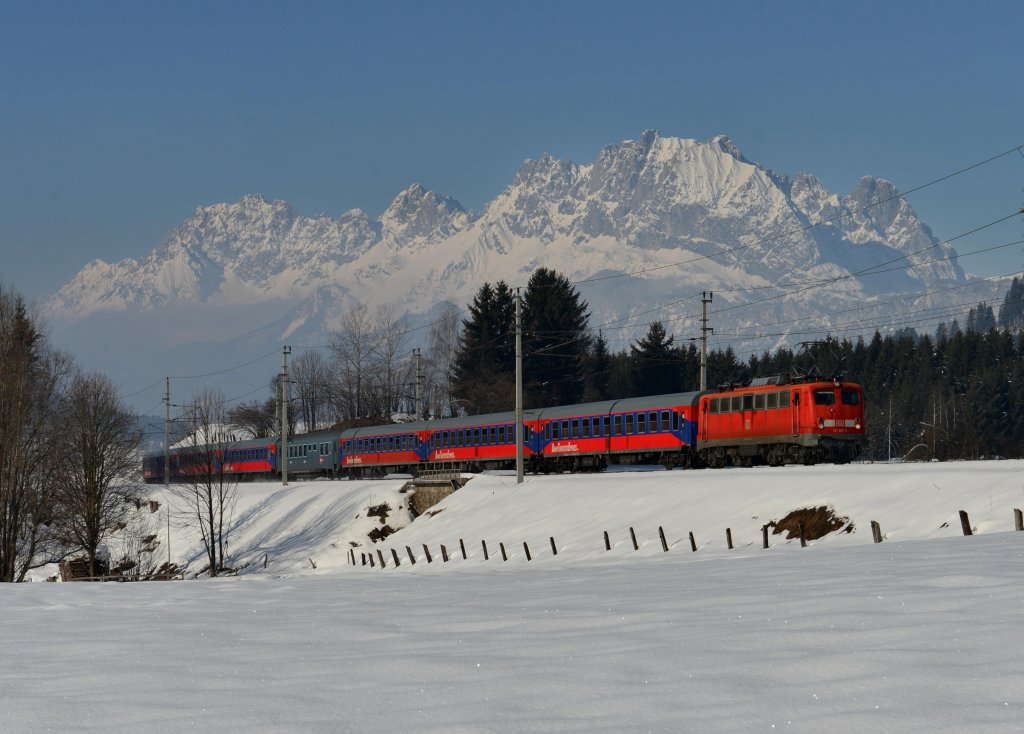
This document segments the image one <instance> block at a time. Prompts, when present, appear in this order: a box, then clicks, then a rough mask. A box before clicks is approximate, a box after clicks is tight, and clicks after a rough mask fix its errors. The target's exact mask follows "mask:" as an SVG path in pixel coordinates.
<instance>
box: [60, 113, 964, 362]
mask: <svg viewBox="0 0 1024 734" xmlns="http://www.w3.org/2000/svg"><path fill="white" fill-rule="evenodd" d="M539 266H546V267H550V268H554V269H556V270H559V271H561V272H563V273H565V274H566V275H567V276H568V277H569V278H570V279H572V280H574V281H587V280H588V279H591V278H595V277H603V276H608V275H617V274H632V275H628V276H627V277H620V278H617V279H616V280H613V281H607V280H601V281H597V282H596V283H594V284H588V283H587V282H582V283H580V286H579V287H580V290H581V292H582V293H583V296H584V297H585V298H586V299H587V301H588V302H589V304H590V307H591V312H592V324H593V325H594V326H595V327H596V326H599V325H602V324H607V323H609V322H612V321H619V320H621V319H623V318H625V317H629V316H631V315H633V314H639V313H641V312H648V311H650V310H651V309H654V308H655V307H658V306H660V305H662V304H665V303H670V302H677V303H675V305H673V306H669V307H667V308H663V309H661V310H659V311H657V312H656V313H655V314H654V315H651V316H647V317H645V318H644V319H642V320H637V321H634V322H628V321H627V322H621V321H620V323H625V324H626V325H627V327H628V328H627V329H625V331H624V333H622V334H621V339H619V338H618V337H619V336H620V335H618V334H616V335H615V337H614V338H613V340H612V341H613V342H614V341H615V340H616V339H618V340H619V341H621V342H623V345H624V343H625V342H628V340H629V339H630V338H632V337H634V336H635V335H636V333H637V332H639V331H643V330H644V329H645V324H646V322H647V321H649V320H650V319H652V318H660V319H662V320H663V321H665V322H666V324H668V325H670V331H674V332H675V333H676V334H677V335H678V336H679V337H680V338H685V336H687V335H690V334H691V332H693V331H695V328H696V320H695V319H696V316H697V310H696V308H695V307H694V302H693V301H692V300H691V301H688V302H687V301H683V302H679V301H680V299H681V298H685V296H687V295H691V294H693V293H695V292H700V291H704V290H710V291H714V292H715V298H716V300H715V306H716V307H717V308H721V310H722V311H723V313H722V314H721V315H720V316H718V317H716V319H715V321H714V325H715V327H716V333H718V334H728V333H730V332H736V333H740V332H742V333H744V334H745V335H746V337H744V338H746V339H747V343H748V344H749V348H750V349H758V350H759V349H766V348H770V347H771V346H773V345H774V344H775V343H778V342H781V341H785V340H787V339H795V340H799V334H798V333H797V332H799V331H800V330H804V331H807V330H808V329H821V328H837V329H840V328H841V327H842V319H836V318H834V317H832V316H828V315H827V314H830V313H832V314H834V313H836V312H837V311H839V310H841V309H843V308H844V307H845V308H855V307H863V306H865V304H871V303H873V302H876V301H884V300H885V299H886V298H888V297H891V296H893V295H906V294H913V293H920V292H924V291H927V290H934V289H935V288H936V287H937V286H939V285H941V284H944V283H963V282H965V275H964V273H963V271H962V270H961V269H960V266H959V265H958V264H957V260H956V252H955V251H954V250H953V248H951V247H949V246H948V245H942V244H940V243H939V242H938V240H937V239H936V238H935V236H934V235H933V234H932V232H931V230H930V229H929V228H928V227H927V225H925V224H924V223H923V222H922V221H921V220H920V219H919V218H918V217H917V215H916V214H915V212H914V211H913V209H912V208H911V207H910V205H909V204H908V203H907V202H906V201H905V200H904V199H902V198H900V197H899V196H898V191H897V190H896V188H895V187H894V186H893V184H891V183H889V182H887V181H883V180H877V179H873V178H870V177H865V178H864V179H862V180H861V181H860V182H859V183H858V184H857V186H856V187H855V188H854V190H853V191H852V192H851V193H850V194H849V195H848V196H845V197H843V196H840V195H838V194H835V193H830V192H829V191H827V190H826V189H825V187H824V185H823V184H822V183H821V181H819V180H818V179H817V178H815V177H814V176H812V175H809V174H800V175H798V176H796V177H795V178H793V179H790V178H788V177H786V176H782V175H779V174H777V173H774V172H772V171H770V170H767V169H765V168H763V167H761V166H759V165H757V164H756V163H754V162H751V161H749V160H748V159H747V158H745V157H744V156H743V154H742V153H741V152H740V151H739V150H738V149H737V147H736V146H735V145H734V144H733V143H732V142H731V141H730V140H729V139H728V138H726V137H724V136H717V137H714V138H712V139H710V140H707V141H704V142H699V141H696V140H688V139H681V138H673V137H664V136H662V135H660V134H659V133H657V132H655V131H646V132H644V133H643V134H642V135H640V136H639V137H638V138H637V139H636V140H627V141H625V142H623V143H621V144H619V145H610V146H608V147H606V148H604V149H603V150H601V151H600V152H599V153H598V155H597V157H596V159H595V160H594V161H593V163H590V164H587V165H579V164H576V163H574V162H572V161H569V160H557V159H555V158H553V157H552V156H549V155H544V156H541V157H540V158H538V159H537V160H528V161H526V162H524V163H523V165H522V166H521V167H520V169H519V171H518V172H516V174H515V176H514V178H513V180H512V183H511V184H510V185H509V186H508V187H507V188H505V190H503V191H502V192H500V193H499V194H498V195H497V196H496V197H494V199H492V200H491V201H490V202H488V203H487V204H486V205H485V206H484V208H483V210H482V211H481V212H478V213H473V212H469V211H467V210H465V209H464V208H463V207H462V206H461V205H460V204H459V203H458V202H457V201H455V200H454V199H451V198H449V197H446V196H442V195H440V194H437V193H434V192H431V191H427V190H425V189H424V188H423V187H422V186H420V185H419V184H414V185H412V186H410V187H409V188H407V189H406V190H404V191H402V192H400V193H399V194H398V195H397V196H396V197H395V199H394V200H393V201H392V203H391V205H390V206H389V207H388V208H387V210H386V211H385V212H384V213H383V214H381V215H380V216H379V217H378V218H376V219H371V218H370V217H369V216H368V215H367V214H366V213H364V212H362V211H360V210H358V209H353V210H350V211H347V212H345V213H344V214H342V215H341V216H340V217H338V218H332V217H330V216H327V215H324V214H321V215H318V216H315V217H305V216H302V215H300V214H298V213H297V212H295V211H294V210H293V209H292V208H291V207H290V206H289V205H288V204H287V203H286V202H283V201H272V202H271V201H267V200H266V199H264V198H263V197H261V196H259V195H251V196H245V197H243V198H242V199H240V200H238V201H236V202H233V203H224V204H215V205H212V206H207V207H202V208H200V209H197V210H196V211H195V212H194V213H193V215H192V216H191V217H189V218H188V219H187V220H186V221H184V222H183V223H182V224H181V225H180V226H179V227H177V228H176V229H175V230H174V231H172V232H171V233H170V234H169V235H168V237H167V239H166V240H165V241H164V242H163V243H162V244H161V245H160V246H159V247H157V248H156V249H154V250H152V251H151V252H150V253H149V254H148V255H145V256H144V257H142V258H141V259H139V260H135V259H126V260H123V261H121V262H119V263H114V264H110V263H106V262H103V261H101V260H96V261H94V262H92V263H90V264H88V265H86V266H85V267H84V268H83V269H82V270H81V271H80V272H79V273H78V274H77V275H76V276H75V277H74V278H73V279H72V280H71V281H70V282H69V283H68V284H66V285H65V286H64V287H63V288H61V290H60V291H59V292H58V293H57V294H56V295H55V296H54V297H53V299H51V301H50V302H49V304H48V311H49V313H50V316H51V319H52V321H53V322H54V323H55V324H57V325H58V326H59V328H63V329H64V330H65V332H67V333H72V334H73V335H74V336H75V337H77V338H78V340H79V341H80V342H82V341H85V342H88V340H87V339H86V337H85V336H84V335H85V334H87V333H90V332H92V331H94V330H96V329H100V328H101V325H103V324H104V323H105V322H107V321H109V319H111V318H114V317H116V316H117V315H118V314H120V315H122V316H124V317H127V318H129V320H131V321H132V322H133V324H134V325H133V327H132V329H131V330H132V332H133V333H136V334H138V335H139V337H140V338H149V339H151V340H153V342H154V344H159V346H166V344H165V343H166V342H167V341H168V339H171V340H173V341H174V342H175V344H176V345H177V346H178V347H181V346H183V345H186V344H187V343H188V342H189V340H190V339H191V341H192V342H193V343H195V342H200V341H204V342H211V341H221V342H223V341H224V338H225V336H229V337H230V338H232V339H233V338H235V337H241V336H243V335H245V334H247V333H256V332H258V333H259V334H260V335H261V336H260V339H261V340H263V342H262V345H261V346H260V347H256V348H257V349H261V348H262V349H265V348H266V346H267V343H268V342H267V340H271V341H272V340H274V339H277V340H280V339H292V340H294V339H295V338H296V336H295V335H303V336H304V337H307V338H308V339H310V340H312V341H310V343H317V342H318V341H319V343H323V341H322V340H323V339H324V334H325V333H326V332H327V331H328V330H329V329H330V328H331V326H332V324H334V323H335V322H336V320H337V318H338V317H339V314H340V313H341V312H342V311H343V310H344V309H345V308H346V307H348V306H349V305H351V304H352V303H353V302H356V301H358V302H360V303H363V304H366V305H367V306H370V307H374V306H377V305H382V304H387V305H392V306H394V307H395V310H396V313H397V314H398V315H401V314H403V313H408V314H414V315H415V314H429V313H431V312H432V310H436V308H437V306H438V304H439V303H442V302H445V301H447V302H451V303H454V304H455V305H456V306H458V307H460V308H461V307H462V306H464V305H465V304H466V303H467V302H468V301H469V300H470V299H471V298H472V296H473V294H474V293H475V292H476V291H477V289H478V288H479V287H480V286H481V285H482V284H483V283H484V282H485V281H491V282H494V281H497V280H499V279H504V280H506V281H507V282H509V283H510V284H512V285H523V284H525V282H526V280H527V279H528V277H529V275H530V274H531V273H532V272H533V270H534V269H536V268H537V267H539ZM822 285H826V286H827V287H821V286H822ZM612 286H613V287H612ZM772 286H776V287H775V288H772ZM970 298H972V299H975V300H977V299H978V298H979V296H978V295H977V294H976V293H972V294H971V295H970ZM750 303H753V304H756V305H747V306H744V307H742V308H734V307H737V306H740V305H741V304H750ZM177 308H180V309H184V312H186V313H187V314H188V317H187V318H188V319H189V320H190V321H189V323H192V324H195V325H196V328H192V329H186V328H184V327H183V326H182V322H181V321H175V320H173V319H172V320H170V321H168V319H170V318H171V317H170V316H169V315H168V314H173V313H174V312H175V309H177ZM157 312H159V313H160V314H162V316H161V317H160V318H163V319H164V321H162V322H160V326H159V328H157V326H156V324H157V321H158V318H157V317H155V316H147V315H152V314H156V313H157ZM239 313H244V318H242V319H238V318H237V314H239ZM260 314H262V316H261V315H260ZM229 315H230V318H231V320H230V321H229V320H228V317H229ZM794 319H800V322H799V323H795V322H794ZM864 320H865V322H867V321H871V322H872V323H874V322H876V321H877V318H873V317H870V316H866V317H864ZM83 321H85V322H89V323H91V324H92V325H93V326H92V328H89V327H88V326H87V327H84V331H83V327H79V326H77V325H78V324H81V323H83ZM147 323H148V324H150V325H149V326H147V325H146V324H147ZM168 324H171V326H168ZM104 328H105V330H107V331H109V329H108V328H106V327H104ZM758 330H760V331H758ZM168 331H170V332H173V333H172V334H170V335H169V334H168ZM760 334H772V336H771V337H770V338H769V342H768V343H766V342H765V341H764V338H763V337H762V338H761V339H760V340H759V341H758V340H757V338H758V336H759V335H760ZM142 335H148V336H142ZM161 340H162V341H161ZM773 340H774V341H773ZM81 346H82V345H79V348H81ZM613 346H614V345H613ZM620 346H621V345H620ZM131 347H132V348H133V349H137V348H138V347H139V344H138V343H134V344H132V345H131ZM86 348H88V347H87V344H86ZM740 348H742V347H740Z"/></svg>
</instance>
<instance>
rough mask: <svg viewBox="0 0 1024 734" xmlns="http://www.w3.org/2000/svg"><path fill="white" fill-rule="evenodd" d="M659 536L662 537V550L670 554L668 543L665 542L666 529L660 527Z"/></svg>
mask: <svg viewBox="0 0 1024 734" xmlns="http://www.w3.org/2000/svg"><path fill="white" fill-rule="evenodd" d="M658 535H659V536H661V549H662V550H663V551H665V552H666V553H668V541H667V540H665V528H663V527H661V525H659V526H658Z"/></svg>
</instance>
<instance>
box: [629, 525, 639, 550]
mask: <svg viewBox="0 0 1024 734" xmlns="http://www.w3.org/2000/svg"><path fill="white" fill-rule="evenodd" d="M629 538H630V540H632V541H633V550H640V546H639V545H638V544H637V542H636V531H635V530H633V528H630V529H629Z"/></svg>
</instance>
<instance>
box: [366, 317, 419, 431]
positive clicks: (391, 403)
mask: <svg viewBox="0 0 1024 734" xmlns="http://www.w3.org/2000/svg"><path fill="white" fill-rule="evenodd" d="M374 327H375V328H374V331H375V333H376V335H377V338H376V339H375V340H374V346H373V349H372V350H371V363H372V364H373V365H374V367H373V372H372V374H373V379H372V380H371V382H370V385H371V392H372V396H371V404H373V405H374V407H375V410H374V412H375V413H376V414H377V415H380V416H383V417H385V418H390V417H391V416H392V415H393V414H394V413H395V412H397V411H399V410H401V408H402V406H403V405H406V406H408V407H409V408H410V409H409V411H408V412H410V413H411V412H413V409H412V395H411V393H410V385H411V383H412V377H413V374H412V370H413V363H412V360H411V359H410V355H409V354H407V353H405V352H404V345H405V341H406V332H405V325H404V323H403V322H402V319H396V318H395V314H394V309H393V308H391V307H390V306H380V307H379V308H378V309H377V318H376V320H375V322H374Z"/></svg>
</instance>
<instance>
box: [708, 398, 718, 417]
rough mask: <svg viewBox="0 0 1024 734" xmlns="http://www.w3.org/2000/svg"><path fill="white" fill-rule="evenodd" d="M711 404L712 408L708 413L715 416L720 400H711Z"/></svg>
mask: <svg viewBox="0 0 1024 734" xmlns="http://www.w3.org/2000/svg"><path fill="white" fill-rule="evenodd" d="M710 402H711V405H710V407H709V409H708V412H709V413H711V414H712V415H714V414H715V413H717V412H718V398H711V401H710Z"/></svg>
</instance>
